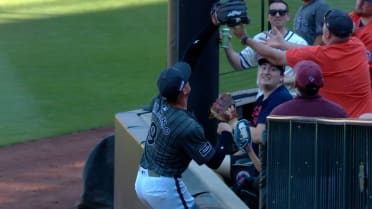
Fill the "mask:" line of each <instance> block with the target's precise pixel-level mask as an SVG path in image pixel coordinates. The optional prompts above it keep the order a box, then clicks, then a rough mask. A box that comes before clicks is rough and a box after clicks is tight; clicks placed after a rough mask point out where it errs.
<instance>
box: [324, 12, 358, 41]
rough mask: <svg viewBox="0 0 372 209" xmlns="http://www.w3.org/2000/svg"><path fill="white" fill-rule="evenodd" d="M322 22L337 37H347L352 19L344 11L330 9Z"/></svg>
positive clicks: (350, 30)
mask: <svg viewBox="0 0 372 209" xmlns="http://www.w3.org/2000/svg"><path fill="white" fill-rule="evenodd" d="M324 23H325V24H326V26H327V28H328V30H329V31H330V32H331V33H332V34H334V35H335V36H337V37H339V38H347V37H349V36H351V34H352V32H353V27H354V25H353V21H352V20H351V17H350V16H349V14H347V13H346V12H343V11H341V10H337V9H332V10H329V11H328V12H327V13H326V14H325V15H324Z"/></svg>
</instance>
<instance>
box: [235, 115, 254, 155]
mask: <svg viewBox="0 0 372 209" xmlns="http://www.w3.org/2000/svg"><path fill="white" fill-rule="evenodd" d="M234 142H235V144H236V146H237V147H238V148H240V149H241V150H243V151H246V148H247V146H250V147H252V137H251V130H250V128H249V122H248V121H247V120H246V119H241V120H239V121H238V122H237V123H236V126H235V131H234Z"/></svg>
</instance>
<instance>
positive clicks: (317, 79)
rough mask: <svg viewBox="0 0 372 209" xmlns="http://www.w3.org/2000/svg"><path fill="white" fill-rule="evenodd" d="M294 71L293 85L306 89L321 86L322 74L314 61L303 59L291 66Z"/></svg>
mask: <svg viewBox="0 0 372 209" xmlns="http://www.w3.org/2000/svg"><path fill="white" fill-rule="evenodd" d="M293 70H294V72H295V75H296V76H295V86H296V87H297V88H300V89H306V88H308V87H309V86H310V84H313V85H311V86H313V87H314V86H315V87H316V88H317V89H319V88H321V87H322V86H323V76H322V72H321V70H320V66H319V65H318V64H316V63H315V62H314V61H310V60H303V61H300V62H298V63H296V65H295V66H294V67H293ZM311 86H310V87H311Z"/></svg>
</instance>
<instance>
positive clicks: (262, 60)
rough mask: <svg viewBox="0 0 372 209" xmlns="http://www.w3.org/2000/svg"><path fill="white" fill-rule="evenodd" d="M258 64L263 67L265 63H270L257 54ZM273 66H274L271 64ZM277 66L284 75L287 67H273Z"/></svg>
mask: <svg viewBox="0 0 372 209" xmlns="http://www.w3.org/2000/svg"><path fill="white" fill-rule="evenodd" d="M257 62H258V65H263V64H265V63H269V64H271V63H270V62H269V60H267V59H266V58H265V57H263V56H261V55H259V54H257ZM271 65H272V64H271ZM273 66H275V67H276V68H278V69H279V70H280V72H281V73H284V70H285V66H282V65H273Z"/></svg>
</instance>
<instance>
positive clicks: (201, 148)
mask: <svg viewBox="0 0 372 209" xmlns="http://www.w3.org/2000/svg"><path fill="white" fill-rule="evenodd" d="M193 125H194V127H193V128H192V131H189V132H187V135H186V136H185V137H186V138H187V140H185V141H184V142H183V143H184V144H182V145H181V146H182V147H183V150H184V151H185V152H186V153H187V154H188V155H189V156H190V157H191V158H192V159H193V160H194V161H196V162H197V163H198V164H199V165H201V164H204V163H206V162H208V161H209V159H211V158H212V157H213V155H214V153H215V149H214V148H213V146H212V145H211V143H210V142H209V140H208V139H206V138H205V135H204V130H203V128H202V126H200V125H199V124H196V123H194V124H193Z"/></svg>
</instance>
